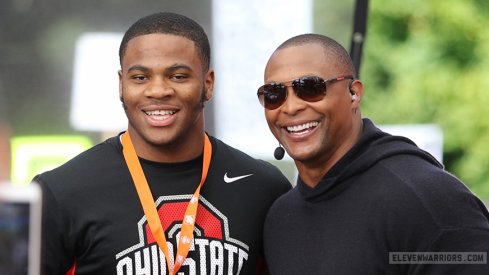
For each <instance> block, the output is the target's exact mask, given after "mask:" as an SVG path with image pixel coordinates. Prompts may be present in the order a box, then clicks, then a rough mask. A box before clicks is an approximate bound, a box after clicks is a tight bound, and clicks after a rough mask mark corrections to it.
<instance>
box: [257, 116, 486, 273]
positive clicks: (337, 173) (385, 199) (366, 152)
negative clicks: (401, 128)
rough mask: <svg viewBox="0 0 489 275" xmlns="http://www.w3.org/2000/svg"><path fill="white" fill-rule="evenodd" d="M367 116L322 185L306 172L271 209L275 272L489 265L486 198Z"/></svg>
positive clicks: (460, 269)
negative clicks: (422, 256)
mask: <svg viewBox="0 0 489 275" xmlns="http://www.w3.org/2000/svg"><path fill="white" fill-rule="evenodd" d="M363 123H364V129H363V134H362V136H361V138H360V140H359V141H358V142H357V144H356V145H355V146H354V147H353V148H352V149H351V150H350V151H349V152H348V153H347V154H345V156H343V157H342V158H341V159H340V160H339V161H338V162H337V163H336V164H335V165H334V166H333V167H332V168H331V169H330V170H329V171H328V172H327V173H326V175H325V176H324V177H323V178H322V180H321V181H320V182H319V183H318V184H317V186H316V187H315V188H310V187H309V186H307V185H306V184H305V183H304V182H302V180H301V179H300V175H299V179H298V180H297V186H296V187H295V188H294V189H293V190H291V191H290V192H289V193H287V194H285V195H284V196H282V197H281V198H279V199H278V200H277V201H276V202H275V203H274V205H273V206H272V208H271V209H270V211H269V213H268V216H267V220H266V223H265V231H264V241H265V255H266V257H267V263H268V266H269V269H270V272H271V274H280V275H282V274H489V265H488V264H487V252H488V250H489V213H488V212H487V209H486V208H485V206H484V204H483V203H482V202H481V201H480V200H479V199H478V198H477V197H475V196H474V195H473V194H472V193H471V192H470V191H469V190H468V189H467V187H466V186H465V185H464V184H463V183H462V182H460V181H459V180H458V179H457V178H456V177H454V176H453V175H451V174H449V173H448V172H446V171H444V170H443V166H442V165H441V164H440V163H439V162H438V161H436V160H435V159H434V158H433V157H432V156H431V155H430V154H428V153H427V152H425V151H423V150H421V149H419V148H418V147H417V146H416V145H415V144H414V143H413V142H412V141H410V140H409V139H407V138H404V137H398V136H392V135H390V134H387V133H384V132H382V131H380V130H379V129H378V128H376V127H375V126H374V124H373V123H372V122H371V121H370V120H368V119H364V120H363ZM390 252H413V253H412V254H413V255H414V254H415V252H418V253H420V252H484V253H485V254H484V253H479V254H482V255H483V256H484V255H485V260H486V263H485V264H480V263H478V264H440V262H441V260H445V261H446V260H447V258H436V259H434V261H436V264H399V261H401V260H406V258H404V259H403V258H399V256H395V255H396V253H390ZM442 254H443V253H442ZM469 254H470V253H469ZM479 254H477V255H479ZM431 255H433V256H435V255H436V257H440V256H439V255H441V254H431ZM433 256H432V257H433ZM466 256H467V254H464V253H458V254H456V255H455V258H454V259H455V260H458V261H463V260H472V258H470V259H466V258H465V257H466ZM389 257H391V258H389ZM460 257H462V259H461V258H460ZM431 259H433V258H431ZM440 259H441V260H440ZM478 259H479V258H478ZM389 260H391V262H389ZM449 260H453V258H449Z"/></svg>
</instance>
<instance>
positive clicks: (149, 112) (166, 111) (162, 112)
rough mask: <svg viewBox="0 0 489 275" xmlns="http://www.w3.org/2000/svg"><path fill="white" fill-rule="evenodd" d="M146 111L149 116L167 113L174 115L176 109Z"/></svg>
mask: <svg viewBox="0 0 489 275" xmlns="http://www.w3.org/2000/svg"><path fill="white" fill-rule="evenodd" d="M145 113H146V114H147V115H149V116H166V115H173V114H174V113H175V111H168V110H155V111H146V112H145Z"/></svg>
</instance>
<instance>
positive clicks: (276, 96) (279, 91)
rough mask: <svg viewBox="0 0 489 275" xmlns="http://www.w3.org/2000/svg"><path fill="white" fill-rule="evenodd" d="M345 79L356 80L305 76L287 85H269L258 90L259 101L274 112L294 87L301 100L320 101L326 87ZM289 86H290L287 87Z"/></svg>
mask: <svg viewBox="0 0 489 275" xmlns="http://www.w3.org/2000/svg"><path fill="white" fill-rule="evenodd" d="M345 79H354V77H353V76H352V75H342V76H338V77H335V78H331V79H326V80H324V79H322V78H321V77H319V76H303V77H299V78H297V79H294V80H292V81H288V82H285V83H268V84H265V85H263V86H261V87H260V88H259V89H258V93H256V94H257V95H258V100H259V101H260V103H261V105H262V106H263V107H265V108H266V109H268V110H274V109H277V108H278V107H280V106H281V105H282V104H284V102H285V100H286V99H287V87H292V89H293V90H294V93H295V94H296V95H297V97H299V98H300V99H302V100H304V101H307V102H316V101H320V100H321V99H323V98H324V96H325V95H326V85H327V84H330V83H334V82H337V81H341V80H345ZM287 84H289V85H287Z"/></svg>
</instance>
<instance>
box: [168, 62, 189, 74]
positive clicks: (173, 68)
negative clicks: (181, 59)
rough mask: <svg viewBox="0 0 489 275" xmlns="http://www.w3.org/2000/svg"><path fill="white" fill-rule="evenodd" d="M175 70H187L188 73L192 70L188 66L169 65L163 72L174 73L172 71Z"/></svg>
mask: <svg viewBox="0 0 489 275" xmlns="http://www.w3.org/2000/svg"><path fill="white" fill-rule="evenodd" d="M177 70H188V71H192V68H191V67H190V66H188V65H185V64H178V63H177V64H173V65H171V66H170V67H168V68H167V69H166V70H165V71H167V72H174V71H177Z"/></svg>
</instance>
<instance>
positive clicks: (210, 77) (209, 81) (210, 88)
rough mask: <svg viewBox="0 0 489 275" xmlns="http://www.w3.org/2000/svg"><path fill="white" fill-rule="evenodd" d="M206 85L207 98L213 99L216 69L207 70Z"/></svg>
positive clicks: (207, 99)
mask: <svg viewBox="0 0 489 275" xmlns="http://www.w3.org/2000/svg"><path fill="white" fill-rule="evenodd" d="M204 85H205V86H204V89H205V100H206V101H209V100H211V99H212V96H213V94H214V70H213V69H209V71H208V72H207V74H206V77H205V83H204Z"/></svg>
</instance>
